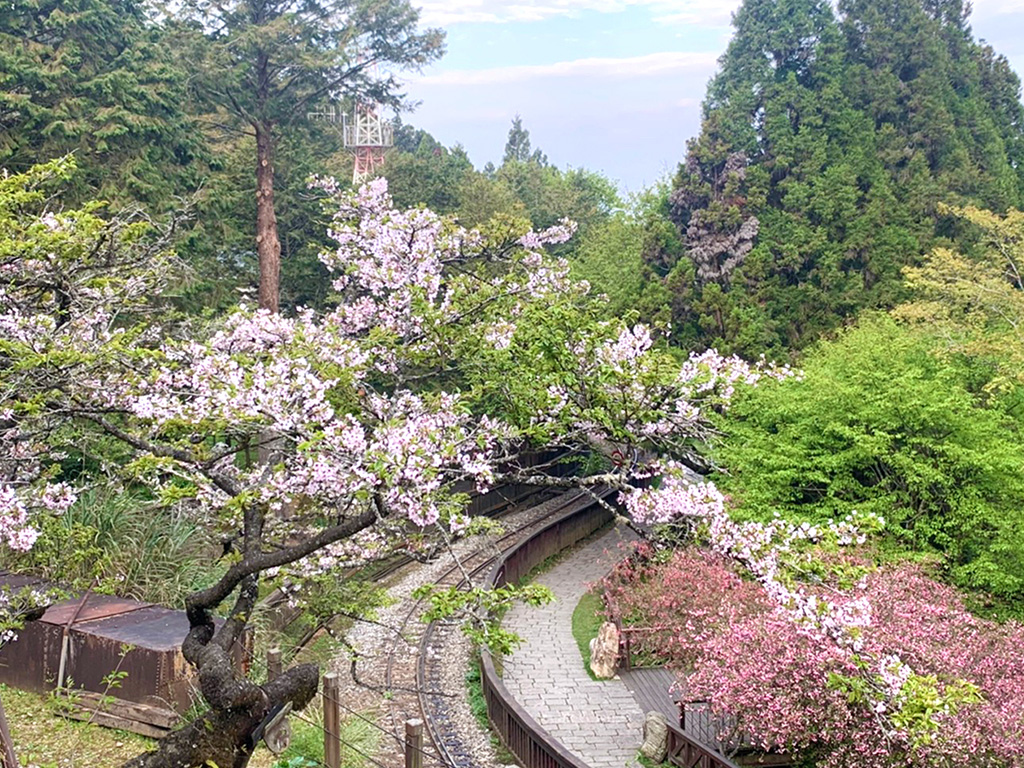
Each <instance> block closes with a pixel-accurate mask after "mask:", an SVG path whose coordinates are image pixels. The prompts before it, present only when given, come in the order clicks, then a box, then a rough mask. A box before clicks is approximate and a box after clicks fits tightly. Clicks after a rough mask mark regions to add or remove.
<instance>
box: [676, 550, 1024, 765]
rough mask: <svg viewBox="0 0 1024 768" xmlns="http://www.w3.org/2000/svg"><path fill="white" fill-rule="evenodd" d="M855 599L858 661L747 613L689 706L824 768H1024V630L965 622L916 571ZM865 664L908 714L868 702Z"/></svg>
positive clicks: (957, 607) (783, 623) (712, 640)
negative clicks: (860, 613) (701, 705)
mask: <svg viewBox="0 0 1024 768" xmlns="http://www.w3.org/2000/svg"><path fill="white" fill-rule="evenodd" d="M860 591H861V592H862V597H863V598H864V599H866V601H867V603H868V605H869V606H870V611H871V623H870V631H867V632H865V633H864V648H863V650H862V651H861V652H860V654H856V655H854V654H850V653H848V652H847V650H846V649H844V648H842V647H841V646H839V645H837V644H835V643H827V642H822V639H821V637H820V635H818V634H816V633H814V632H812V631H809V630H808V629H807V628H806V627H802V626H800V625H799V624H797V623H795V622H793V621H792V620H791V618H790V617H789V616H787V615H785V613H784V612H783V611H782V610H775V611H762V612H758V613H751V614H748V615H745V616H743V617H741V618H740V620H739V621H736V622H734V623H730V624H729V625H728V626H726V627H724V628H723V630H722V631H719V632H716V633H711V635H710V636H709V637H708V639H707V641H706V642H705V643H704V645H703V646H702V647H701V649H700V650H699V652H698V653H697V654H696V661H695V664H694V671H693V673H692V674H691V675H689V676H688V677H687V679H686V681H685V692H686V695H687V698H690V699H693V700H707V701H709V702H710V703H711V706H712V708H713V710H715V711H716V712H718V713H719V714H727V715H728V716H730V717H734V718H736V719H737V720H738V721H739V723H740V725H741V726H742V728H743V729H744V730H745V731H746V732H747V733H748V734H749V736H750V738H751V741H752V743H753V744H754V745H756V746H758V747H760V748H762V749H766V750H767V749H772V750H779V751H785V752H790V753H794V754H804V755H812V756H814V757H815V758H816V761H817V764H818V765H821V766H829V767H833V768H854V766H857V767H861V766H863V767H865V768H874V767H875V766H877V767H878V768H883V767H887V766H907V768H910V767H911V766H928V765H968V766H989V765H992V766H1010V767H1014V768H1016V767H1018V766H1022V765H1024V627H1021V626H1020V625H1019V624H1016V623H1009V624H1006V625H999V624H996V623H993V622H990V621H986V620H983V619H979V618H977V617H975V616H973V615H971V614H970V613H969V612H968V611H967V610H966V609H965V608H964V606H963V604H962V602H961V601H960V599H959V597H958V596H957V594H956V592H955V591H954V590H952V589H950V588H949V587H947V586H945V585H942V584H940V583H938V582H936V581H935V580H933V579H931V578H929V577H928V576H927V575H926V574H924V573H923V572H922V571H921V570H920V569H919V568H917V567H914V566H909V565H905V566H901V567H890V568H885V569H882V570H880V571H877V572H875V573H873V574H871V575H870V576H869V577H868V578H867V579H866V582H865V584H864V589H863V590H860ZM868 658H871V659H880V660H882V663H881V665H880V669H881V670H882V671H881V673H880V674H879V675H878V677H877V678H876V682H877V684H879V685H889V686H892V687H893V689H894V690H896V691H899V693H898V694H897V695H896V698H895V701H896V704H899V702H900V701H901V699H902V701H903V703H904V704H905V706H904V707H903V709H901V710H899V711H894V712H886V711H885V707H886V706H887V705H885V704H882V703H879V702H878V701H876V700H874V699H872V698H870V697H869V696H867V695H865V694H864V691H863V689H862V688H861V687H860V686H861V683H860V682H858V681H862V680H863V679H864V678H863V669H862V665H863V664H864V663H865V662H864V660H865V659H868ZM886 660H888V661H886ZM911 669H912V670H913V675H911V674H910V671H909V670H911ZM929 702H930V704H929ZM951 702H952V703H951ZM888 706H894V705H893V704H890V705H888ZM885 715H888V717H885Z"/></svg>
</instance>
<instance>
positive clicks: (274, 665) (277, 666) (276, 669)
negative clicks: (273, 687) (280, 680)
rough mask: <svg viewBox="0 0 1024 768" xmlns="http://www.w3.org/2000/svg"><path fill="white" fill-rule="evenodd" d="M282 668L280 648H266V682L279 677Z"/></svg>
mask: <svg viewBox="0 0 1024 768" xmlns="http://www.w3.org/2000/svg"><path fill="white" fill-rule="evenodd" d="M282 669H283V665H282V663H281V649H280V648H277V647H274V648H269V649H267V682H270V681H271V680H273V679H274V678H275V677H279V676H280V674H281V671H282Z"/></svg>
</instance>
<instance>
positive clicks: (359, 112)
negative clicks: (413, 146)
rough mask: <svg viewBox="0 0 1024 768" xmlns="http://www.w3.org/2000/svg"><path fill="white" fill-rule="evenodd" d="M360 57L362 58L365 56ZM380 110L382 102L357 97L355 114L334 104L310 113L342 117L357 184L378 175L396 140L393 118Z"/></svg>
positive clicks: (372, 70) (374, 69)
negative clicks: (385, 115) (339, 110)
mask: <svg viewBox="0 0 1024 768" xmlns="http://www.w3.org/2000/svg"><path fill="white" fill-rule="evenodd" d="M358 60H359V61H362V56H360V57H359V59H358ZM370 75H371V77H373V78H376V75H377V63H376V62H373V63H372V64H371V66H370ZM380 111H381V110H380V105H379V104H376V103H374V102H358V101H357V102H356V105H355V109H354V110H353V112H352V114H351V115H347V114H341V115H340V116H339V114H338V112H336V111H335V109H334V106H333V105H331V106H328V107H327V108H326V109H325V110H322V111H319V112H311V113H309V115H308V117H309V118H311V119H313V120H326V121H328V122H331V123H338V122H339V117H340V122H341V131H342V139H343V141H344V144H345V149H348V150H350V151H351V152H352V154H353V155H354V156H355V163H354V164H353V166H352V184H353V186H358V185H359V184H362V183H363V182H364V181H366V180H368V179H371V178H373V177H374V176H376V175H377V173H376V172H377V170H378V169H379V168H380V167H381V166H382V165H384V153H385V152H386V151H387V149H388V147H393V146H394V144H395V128H394V126H393V125H392V124H391V121H390V120H385V119H384V118H382V117H381V115H380Z"/></svg>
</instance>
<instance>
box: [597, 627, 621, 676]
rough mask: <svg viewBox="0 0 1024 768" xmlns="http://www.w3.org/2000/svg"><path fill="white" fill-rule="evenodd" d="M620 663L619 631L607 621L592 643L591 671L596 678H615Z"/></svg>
mask: <svg viewBox="0 0 1024 768" xmlns="http://www.w3.org/2000/svg"><path fill="white" fill-rule="evenodd" d="M618 661H619V630H618V629H617V628H616V627H615V625H614V624H613V623H612V622H610V621H606V622H605V623H604V624H602V625H601V629H599V630H598V632H597V637H595V638H594V639H593V640H591V641H590V669H591V671H592V672H593V673H594V676H595V677H599V678H604V679H608V678H612V677H615V667H616V665H617V664H618Z"/></svg>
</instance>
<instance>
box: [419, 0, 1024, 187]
mask: <svg viewBox="0 0 1024 768" xmlns="http://www.w3.org/2000/svg"><path fill="white" fill-rule="evenodd" d="M413 1H414V4H416V0H413ZM420 5H421V7H422V15H421V19H422V22H423V24H424V25H426V26H439V27H443V28H444V29H445V30H447V33H448V53H447V55H446V56H445V57H444V58H443V59H442V60H441V61H440V62H439V63H438V64H435V65H433V66H432V67H430V68H429V69H427V70H426V71H425V72H424V73H423V75H422V76H417V77H414V78H410V79H409V81H408V92H409V95H410V97H411V98H413V99H416V100H419V101H421V102H422V103H421V105H420V106H419V108H418V109H417V110H416V111H415V112H414V113H413V114H411V115H408V116H405V119H406V120H407V121H408V122H411V123H413V124H414V125H416V126H417V127H421V128H425V129H426V130H428V131H430V133H432V134H433V135H434V136H435V137H436V138H437V139H438V140H439V141H441V142H443V143H444V144H447V145H451V144H455V143H456V142H460V143H462V145H463V146H464V147H465V148H466V150H467V151H468V152H469V156H470V159H471V160H472V161H473V162H474V164H476V166H477V167H481V166H483V165H484V163H486V162H487V161H492V162H495V163H498V162H500V160H501V154H502V151H503V149H504V146H505V138H506V135H507V133H508V127H509V124H510V122H511V120H512V117H513V116H514V115H515V114H516V113H518V114H520V115H521V116H522V118H523V123H524V125H525V126H526V127H527V128H528V129H529V131H530V138H531V140H532V142H533V146H534V147H540V148H541V149H543V150H544V152H546V153H547V156H548V159H549V160H550V161H551V162H552V163H554V164H555V165H557V166H559V167H561V168H564V167H566V166H572V167H577V168H578V167H585V168H589V169H592V170H597V171H601V172H603V173H605V174H607V175H608V176H609V177H611V178H612V179H614V180H616V181H617V182H618V183H619V185H620V187H622V188H623V189H624V190H629V191H635V190H638V189H641V188H642V187H644V186H646V185H648V184H650V183H652V182H654V181H656V180H657V179H658V178H659V177H661V176H663V175H664V174H666V173H670V172H672V171H673V170H674V169H675V166H676V164H677V163H678V162H679V161H680V160H681V159H682V157H683V153H684V149H685V146H686V140H687V139H688V138H690V137H691V136H693V135H694V134H695V133H696V132H697V129H698V127H699V126H698V124H699V120H698V113H699V105H700V101H701V99H702V98H703V96H704V88H705V86H706V84H707V81H708V78H709V77H710V76H711V75H712V74H713V73H714V71H715V67H716V60H717V59H718V57H719V56H720V55H721V54H722V53H723V52H724V51H725V47H726V45H727V43H728V40H729V36H730V34H731V27H730V24H729V20H730V16H731V14H732V11H733V10H734V9H735V8H736V7H737V6H738V5H739V2H738V1H736V0H720V1H719V0H512V1H511V2H505V1H504V0H421V2H420ZM972 26H973V28H974V34H975V37H978V38H983V39H985V40H987V41H988V42H989V43H991V44H992V45H993V46H994V47H995V49H996V50H997V51H998V52H1000V53H1002V54H1004V55H1006V56H1007V57H1008V58H1009V59H1010V62H1011V64H1012V65H1013V67H1014V69H1015V70H1016V71H1017V72H1018V73H1024V0H975V2H974V15H973V17H972Z"/></svg>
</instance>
